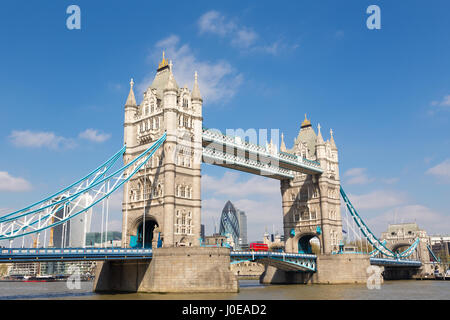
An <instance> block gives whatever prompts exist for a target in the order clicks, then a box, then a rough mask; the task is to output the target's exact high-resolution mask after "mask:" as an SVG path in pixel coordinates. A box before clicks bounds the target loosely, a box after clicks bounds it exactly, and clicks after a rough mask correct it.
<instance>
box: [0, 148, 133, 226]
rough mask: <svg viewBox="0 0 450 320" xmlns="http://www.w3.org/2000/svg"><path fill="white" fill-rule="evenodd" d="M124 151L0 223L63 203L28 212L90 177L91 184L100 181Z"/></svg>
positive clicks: (57, 202)
mask: <svg viewBox="0 0 450 320" xmlns="http://www.w3.org/2000/svg"><path fill="white" fill-rule="evenodd" d="M125 150H126V146H125V145H124V146H123V147H122V148H121V149H120V150H119V151H117V152H116V153H115V154H114V155H113V156H112V157H111V158H109V159H108V160H106V161H105V162H104V163H103V164H101V165H100V166H99V167H97V169H95V170H93V171H91V172H90V173H89V174H87V175H86V176H85V177H83V178H81V179H79V180H78V181H76V182H74V183H72V184H71V185H69V186H68V187H65V188H63V189H62V190H60V191H58V192H56V193H54V194H52V195H51V196H48V197H46V198H44V199H42V200H40V201H38V202H35V203H33V204H31V205H29V206H27V207H25V208H22V209H20V210H17V211H14V212H11V213H7V214H4V215H2V216H1V217H0V222H8V221H11V220H14V219H17V218H21V217H23V216H26V215H29V214H33V213H36V212H38V211H42V210H45V209H47V208H49V207H52V206H55V205H58V204H60V203H62V202H64V200H60V201H55V202H52V203H51V204H49V205H46V206H44V207H39V208H38V209H36V210H33V211H28V210H30V209H31V208H33V207H35V206H38V205H40V204H43V203H45V202H47V201H49V200H52V199H55V198H57V197H58V196H60V195H63V194H64V193H65V192H67V191H69V190H70V189H72V188H73V187H75V186H77V185H79V184H81V183H83V182H85V181H86V180H88V179H89V178H91V177H92V176H95V179H94V180H93V182H95V181H98V179H100V177H102V176H104V175H105V173H106V172H107V171H108V170H109V169H110V168H111V167H112V166H113V165H114V164H115V163H116V161H117V160H118V159H119V158H121V157H122V156H123V154H124V153H125ZM102 169H104V170H103V171H102ZM19 213H23V214H21V215H18V216H17V214H19ZM13 216H14V217H13Z"/></svg>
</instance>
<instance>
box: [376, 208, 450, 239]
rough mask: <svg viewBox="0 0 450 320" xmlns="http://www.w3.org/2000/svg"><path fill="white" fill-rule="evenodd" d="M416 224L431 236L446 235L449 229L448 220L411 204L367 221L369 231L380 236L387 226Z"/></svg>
mask: <svg viewBox="0 0 450 320" xmlns="http://www.w3.org/2000/svg"><path fill="white" fill-rule="evenodd" d="M413 222H416V223H417V225H418V226H419V228H420V229H424V230H425V231H427V233H428V235H431V234H439V233H440V234H446V233H448V230H449V229H450V218H449V217H448V216H444V215H442V214H440V213H438V212H435V211H433V210H432V209H430V208H428V207H425V206H423V205H418V204H413V205H404V206H399V207H396V208H392V209H390V210H388V211H386V212H384V213H383V214H380V215H378V216H376V217H372V218H370V219H368V220H367V225H368V226H369V227H370V228H371V230H372V231H373V232H374V233H375V234H378V235H380V233H381V232H384V231H386V230H387V227H388V225H389V224H393V223H413Z"/></svg>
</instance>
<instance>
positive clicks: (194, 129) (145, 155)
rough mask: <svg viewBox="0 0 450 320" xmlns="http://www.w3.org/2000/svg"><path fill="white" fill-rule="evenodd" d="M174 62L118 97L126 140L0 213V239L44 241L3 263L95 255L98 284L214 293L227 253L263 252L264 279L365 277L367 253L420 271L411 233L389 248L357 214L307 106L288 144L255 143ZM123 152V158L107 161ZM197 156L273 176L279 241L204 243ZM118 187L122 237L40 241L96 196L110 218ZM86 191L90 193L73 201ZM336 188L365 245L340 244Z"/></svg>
mask: <svg viewBox="0 0 450 320" xmlns="http://www.w3.org/2000/svg"><path fill="white" fill-rule="evenodd" d="M172 68H173V66H172V63H170V64H169V62H168V61H167V60H166V59H165V57H164V56H163V59H162V61H161V62H160V63H159V65H158V68H157V70H156V75H155V78H154V80H153V82H152V84H151V85H150V86H149V87H148V88H147V90H146V91H145V92H144V94H143V100H142V102H141V103H140V104H139V105H138V104H137V102H136V98H135V95H134V82H133V80H131V82H130V91H129V94H128V97H127V100H126V103H125V108H124V114H125V116H124V147H123V148H121V149H120V150H119V151H118V152H117V153H116V154H115V155H113V156H112V157H111V158H110V159H108V160H107V161H106V162H105V163H103V164H102V165H100V166H99V167H98V168H97V169H95V170H94V171H92V172H91V173H90V174H88V175H87V176H85V177H84V178H82V179H80V180H78V181H77V182H75V183H73V184H72V185H70V186H68V187H66V188H64V189H62V190H61V191H59V192H57V193H55V194H53V195H52V196H49V197H47V198H45V199H43V200H41V201H39V202H36V203H34V204H32V205H30V206H27V207H25V208H24V209H21V210H17V211H15V212H12V213H9V214H6V215H3V216H2V217H0V240H9V241H10V244H11V246H12V242H13V240H14V239H16V240H19V241H20V239H22V241H23V242H22V246H24V239H25V237H29V236H36V237H37V239H38V240H37V242H38V243H43V244H44V248H28V249H27V248H21V249H14V248H10V249H3V250H2V253H1V255H0V262H8V261H25V260H27V261H28V260H29V259H36V260H41V261H55V260H66V261H67V260H71V259H72V260H88V259H92V260H100V261H103V262H102V263H100V266H99V271H98V274H97V278H96V289H97V290H133V291H158V292H161V291H164V292H167V291H203V292H204V291H208V292H211V291H236V290H237V280H236V278H235V277H233V275H232V274H231V271H230V270H229V264H230V263H237V262H239V261H258V262H260V263H263V264H264V265H265V266H266V271H265V273H264V274H263V276H262V278H261V281H262V282H265V283H354V282H360V283H365V281H366V280H367V278H368V274H367V271H366V269H367V267H368V266H369V265H370V264H373V265H379V266H383V267H384V268H396V267H398V266H403V267H408V268H413V269H414V270H415V271H414V272H418V270H420V268H421V266H422V262H421V261H426V260H427V259H428V260H429V257H428V256H426V252H425V253H424V254H422V255H421V256H420V257H419V256H417V255H416V256H415V259H413V257H414V256H413V253H414V252H415V251H416V249H417V244H418V240H415V241H414V242H412V243H411V244H410V246H408V247H407V248H406V249H405V250H404V251H394V250H392V248H390V247H389V246H388V245H387V244H386V242H385V241H384V242H383V241H381V240H379V239H378V238H377V237H376V236H375V235H374V234H373V233H372V232H371V231H370V229H369V227H368V226H367V225H366V224H365V223H364V221H363V219H362V218H361V216H360V215H359V214H358V212H357V211H356V209H355V208H354V207H353V206H352V204H351V202H350V200H349V198H348V197H347V195H346V194H345V192H344V191H343V189H342V187H341V184H340V176H339V158H338V148H337V146H336V143H335V140H334V137H333V131H332V130H330V138H329V139H328V140H325V139H324V138H323V136H322V132H321V127H320V125H318V127H317V129H318V130H317V133H316V131H315V130H314V129H313V127H312V124H311V121H310V120H309V119H307V117H306V115H305V119H304V120H303V122H302V123H301V127H300V131H299V133H298V136H297V137H296V139H295V140H294V144H293V146H292V148H290V149H288V148H287V147H286V145H285V142H284V136H283V135H282V136H281V143H280V147H279V148H278V147H277V146H276V145H274V144H273V143H272V142H271V143H266V142H262V143H265V144H266V145H265V146H262V145H258V144H256V143H254V142H250V141H246V140H245V139H244V138H242V137H238V136H229V135H224V134H222V133H221V132H220V131H218V130H214V129H206V128H204V127H203V116H202V106H203V99H202V96H201V93H200V88H199V84H198V76H197V73H195V75H194V86H193V89H192V91H190V90H189V89H188V88H187V87H183V88H180V87H179V86H178V84H177V82H176V80H175V78H174V75H173V73H172ZM260 143H261V142H260ZM120 158H123V166H119V168H117V169H115V167H116V166H118V159H120ZM202 163H206V164H212V165H218V166H222V167H225V168H230V169H234V170H239V171H244V172H248V173H252V174H257V175H263V176H266V177H269V178H273V179H277V180H279V181H280V190H281V196H282V203H281V205H282V212H283V216H282V218H283V232H284V236H285V239H286V243H285V252H282V253H274V252H265V253H255V252H238V251H231V252H230V249H228V248H204V247H201V239H200V228H201V164H202ZM119 188H122V189H123V203H122V246H123V248H117V249H105V248H103V249H97V251H94V250H93V249H89V248H76V249H71V248H45V243H46V239H47V231H49V232H50V231H51V230H53V228H55V227H56V226H61V225H62V226H64V225H66V224H67V223H68V221H70V220H71V219H73V218H74V217H76V216H79V215H85V216H87V214H88V212H89V210H91V208H93V207H94V206H97V207H99V206H102V229H103V221H105V225H106V229H107V220H108V208H109V205H108V204H109V198H110V196H111V194H112V193H114V192H116V190H118V189H119ZM86 195H89V198H88V199H89V201H88V202H87V201H82V200H81V199H86ZM341 197H342V199H343V200H344V203H345V207H346V214H347V209H348V212H349V215H347V220H346V223H347V224H346V228H347V229H349V228H350V227H351V228H352V229H353V231H354V232H355V233H358V232H359V234H360V235H361V237H360V239H359V240H360V243H361V247H363V241H364V244H365V246H366V249H367V250H366V252H365V254H363V253H362V252H359V253H356V252H355V253H353V254H352V253H348V252H346V251H343V250H342V249H343V246H344V245H345V243H344V242H345V241H349V239H348V236H345V237H344V234H343V226H344V224H343V221H344V220H345V219H343V217H342V215H341ZM61 208H64V210H63V214H62V215H61ZM58 212H59V213H58ZM57 213H58V214H57ZM349 217H350V218H349ZM85 220H87V219H85ZM349 220H350V221H352V222H353V226H352V225H350V224H349ZM349 231H350V230H347V232H346V233H348V232H349ZM63 236H64V233H63ZM42 238H43V241H41V240H42ZM312 238H317V239H318V241H319V243H320V253H319V254H317V255H315V254H312V250H311V244H310V240H311V239H312ZM40 239H41V240H40ZM61 243H65V242H64V241H62V242H61ZM369 247H370V250H368V249H369ZM361 251H362V250H361ZM419 258H420V260H419ZM136 277H138V278H139V279H140V280H139V281H138V282H139V283H137V281H136ZM133 283H134V284H133Z"/></svg>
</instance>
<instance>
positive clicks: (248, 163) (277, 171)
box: [203, 147, 294, 179]
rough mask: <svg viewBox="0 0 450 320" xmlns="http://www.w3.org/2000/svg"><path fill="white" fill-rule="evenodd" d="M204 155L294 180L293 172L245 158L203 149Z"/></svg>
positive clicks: (215, 159)
mask: <svg viewBox="0 0 450 320" xmlns="http://www.w3.org/2000/svg"><path fill="white" fill-rule="evenodd" d="M203 155H204V156H206V157H210V158H211V159H212V160H214V161H219V162H221V163H223V164H237V165H241V166H243V167H247V168H250V169H257V170H261V171H263V172H266V173H271V174H274V175H280V176H283V177H286V178H289V179H293V178H294V175H293V174H292V171H290V170H287V169H284V168H280V167H277V166H273V167H272V166H270V165H268V164H263V163H261V162H259V161H256V160H252V159H247V158H243V157H238V156H235V155H231V154H228V153H224V152H220V151H218V150H216V149H213V148H208V147H203Z"/></svg>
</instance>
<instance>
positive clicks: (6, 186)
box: [0, 171, 31, 192]
mask: <svg viewBox="0 0 450 320" xmlns="http://www.w3.org/2000/svg"><path fill="white" fill-rule="evenodd" d="M28 190H31V183H29V182H28V181H27V180H25V179H23V178H16V177H13V176H11V175H10V174H9V173H8V172H6V171H0V191H13V192H20V191H28Z"/></svg>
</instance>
